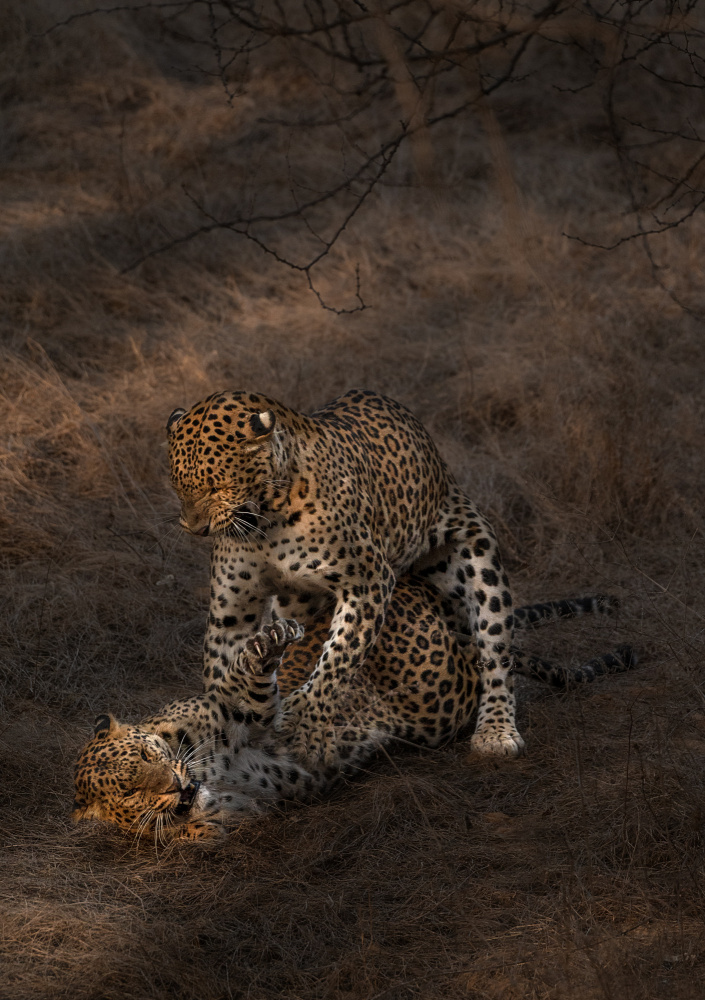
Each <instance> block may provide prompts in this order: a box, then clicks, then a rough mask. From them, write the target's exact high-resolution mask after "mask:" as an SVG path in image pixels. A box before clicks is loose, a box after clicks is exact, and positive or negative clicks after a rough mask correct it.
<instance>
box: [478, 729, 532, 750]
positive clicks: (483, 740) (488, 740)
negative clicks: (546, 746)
mask: <svg viewBox="0 0 705 1000" xmlns="http://www.w3.org/2000/svg"><path fill="white" fill-rule="evenodd" d="M470 745H471V747H472V750H473V753H476V754H482V755H483V756H484V757H520V756H521V755H522V754H523V753H524V746H525V744H524V740H523V739H522V738H521V736H520V735H519V733H518V732H517V731H516V729H511V730H499V731H498V730H496V729H490V728H489V727H485V728H480V729H478V730H477V732H476V733H474V735H473V737H472V739H471V740H470Z"/></svg>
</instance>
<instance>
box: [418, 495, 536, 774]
mask: <svg viewBox="0 0 705 1000" xmlns="http://www.w3.org/2000/svg"><path fill="white" fill-rule="evenodd" d="M428 543H429V544H428V549H427V554H426V555H425V556H424V557H422V559H421V560H419V561H418V562H417V563H416V564H415V565H414V566H413V572H414V573H416V574H417V575H419V576H421V577H423V578H424V579H426V580H427V581H428V582H429V583H431V584H433V586H434V587H435V588H436V589H437V590H438V591H439V593H440V594H441V598H442V599H443V600H444V602H445V603H446V604H448V603H449V604H450V605H451V606H452V612H453V618H454V620H455V622H456V627H457V631H459V632H460V633H465V634H466V635H470V636H472V638H473V640H474V642H475V645H476V647H477V651H478V656H479V659H478V671H479V674H480V679H481V682H482V690H481V694H480V699H479V704H478V711H477V724H476V728H475V733H474V734H473V737H472V747H473V750H475V751H476V752H478V753H482V754H485V755H491V756H507V757H516V756H518V755H519V754H520V753H522V751H523V749H524V741H523V739H522V738H521V736H520V735H519V732H518V731H517V728H516V721H515V715H516V705H515V698H514V678H513V675H512V673H511V666H512V653H511V649H512V640H513V635H514V615H513V602H512V596H511V593H510V590H509V581H508V580H507V575H506V573H505V572H504V568H503V566H502V561H501V556H500V554H499V548H498V545H497V539H496V538H495V535H494V532H493V530H492V528H491V527H490V525H489V524H488V522H487V521H486V519H485V518H484V517H483V515H482V514H480V513H479V511H477V510H476V509H475V507H474V506H473V505H472V504H471V502H470V500H469V499H468V498H467V497H466V496H465V495H464V494H463V493H462V492H461V490H460V489H458V488H455V489H453V490H452V491H451V492H450V494H449V496H448V498H447V499H446V501H445V503H444V505H443V507H442V508H441V511H440V512H439V516H438V518H437V521H436V523H435V524H434V526H433V527H432V528H431V529H430V531H429V535H428Z"/></svg>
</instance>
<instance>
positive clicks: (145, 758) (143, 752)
mask: <svg viewBox="0 0 705 1000" xmlns="http://www.w3.org/2000/svg"><path fill="white" fill-rule="evenodd" d="M140 757H141V758H142V760H146V761H147V763H149V756H148V755H147V751H146V750H144V749H142V750H140Z"/></svg>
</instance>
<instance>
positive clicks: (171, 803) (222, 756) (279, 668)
mask: <svg viewBox="0 0 705 1000" xmlns="http://www.w3.org/2000/svg"><path fill="white" fill-rule="evenodd" d="M615 605H616V602H615V601H614V600H612V599H611V598H607V597H585V598H580V599H578V600H567V601H555V602H551V603H548V604H537V605H530V606H528V607H525V608H518V609H516V611H515V616H516V625H517V627H518V628H527V627H535V626H537V625H541V624H545V623H546V622H548V621H552V620H556V619H561V618H569V617H573V616H575V615H578V614H586V613H597V614H609V613H611V611H612V610H613V608H614V607H615ZM446 610H447V609H446ZM327 635H328V622H327V621H321V622H320V624H319V625H317V626H314V627H313V628H312V629H311V630H310V632H309V634H307V636H306V638H305V639H303V641H302V637H303V630H302V629H301V628H300V627H299V626H298V625H297V623H296V622H295V621H293V620H284V619H277V620H276V621H274V622H273V623H272V624H271V625H270V626H267V627H265V628H264V629H263V630H262V631H261V632H260V633H258V634H257V635H256V636H255V637H254V638H252V639H250V640H248V642H247V644H246V646H245V648H244V649H243V651H242V652H241V653H240V656H239V658H238V661H237V663H236V665H235V666H234V667H232V668H231V669H230V670H229V671H228V672H227V673H226V675H225V676H223V677H221V678H218V679H217V680H216V681H214V682H213V683H212V685H211V687H210V688H209V690H208V691H207V692H206V693H205V694H201V695H197V696H195V697H193V698H188V699H186V700H183V701H174V702H171V703H170V704H169V705H167V706H166V707H165V708H163V709H162V710H161V711H159V712H157V713H156V714H155V715H151V716H149V717H148V718H146V719H143V720H142V721H141V722H139V723H137V724H136V725H131V724H121V723H119V722H117V721H116V720H115V719H114V718H113V717H112V716H111V715H101V716H99V717H98V719H97V720H96V724H95V732H94V736H93V738H92V739H91V740H90V742H89V743H88V744H87V745H86V746H85V747H84V749H83V750H82V752H81V754H80V756H79V759H78V762H77V764H76V772H75V785H76V799H75V802H74V807H73V813H72V816H73V818H74V820H76V821H78V820H82V819H98V820H103V821H107V822H109V823H114V824H115V825H117V826H118V827H120V828H121V829H122V830H124V831H126V832H130V831H131V832H133V833H134V834H136V835H137V836H141V835H142V834H144V833H146V832H148V833H149V834H150V836H154V838H155V841H159V840H161V841H164V840H165V839H166V838H171V837H177V838H182V839H186V840H199V839H202V838H208V837H217V836H221V835H222V834H223V833H224V832H225V830H226V829H227V827H228V826H229V825H234V824H236V823H237V822H239V821H240V820H241V819H242V818H243V817H244V816H246V815H251V814H253V813H257V812H261V811H263V810H264V809H265V808H266V807H267V805H271V804H273V803H275V802H280V801H282V800H287V799H289V800H292V799H296V800H301V801H305V800H311V799H314V798H316V797H318V796H320V795H321V794H323V793H325V792H327V791H328V790H329V789H330V788H331V787H332V786H333V784H334V783H335V781H336V779H337V778H339V777H340V776H341V775H343V774H352V773H354V772H355V771H356V770H357V769H359V768H360V767H361V766H362V765H364V764H365V763H366V762H368V761H369V760H370V759H371V757H372V756H373V755H374V754H375V752H376V751H377V750H378V749H379V748H380V747H381V746H387V747H389V746H390V745H392V744H395V743H396V744H399V743H400V742H401V743H409V742H411V743H415V744H421V745H425V746H431V747H435V746H438V745H439V744H441V743H444V742H446V741H447V740H449V739H450V738H451V737H453V736H455V735H456V734H457V733H458V732H459V731H460V730H461V729H463V728H464V727H465V726H466V725H467V724H468V722H469V721H470V719H471V717H472V715H473V712H474V711H475V708H476V706H477V702H478V697H479V693H480V685H481V682H480V680H479V675H478V672H477V666H476V664H477V659H476V654H475V652H474V647H473V646H472V645H470V644H469V642H470V640H469V638H468V637H467V636H463V635H459V634H458V633H455V632H453V631H452V630H451V628H450V626H449V624H448V622H447V619H446V617H445V616H444V609H443V607H442V605H441V598H440V596H439V595H438V593H437V592H436V591H435V590H434V589H433V587H432V586H431V585H430V584H428V583H426V582H423V581H421V580H418V579H406V580H401V581H400V582H399V583H398V584H397V586H396V587H395V589H394V593H393V597H392V600H391V603H390V605H389V610H388V611H387V615H386V619H385V623H384V626H383V629H382V632H381V634H380V636H379V639H378V641H377V645H376V647H375V650H374V653H373V655H372V657H371V658H370V659H369V660H368V661H367V662H366V664H365V666H364V668H363V670H361V671H360V672H359V673H358V675H357V676H356V677H355V679H354V684H353V685H352V688H351V692H350V696H349V698H348V700H347V701H346V703H345V707H344V712H342V713H341V715H339V716H338V718H337V720H336V730H337V731H336V746H337V760H336V761H335V763H334V764H333V765H329V766H323V765H322V764H320V763H319V762H318V761H316V762H315V763H307V762H305V761H304V762H302V761H301V760H298V759H297V758H296V757H295V756H294V754H293V752H292V751H291V749H290V746H289V743H290V741H291V739H292V738H293V737H292V736H291V735H285V730H286V728H287V727H286V717H287V703H288V702H291V698H292V693H293V695H294V697H295V698H296V699H297V713H298V712H299V710H300V699H301V694H300V691H298V690H295V689H297V688H298V687H299V685H301V684H302V683H303V682H304V681H305V680H306V679H307V678H308V676H309V673H310V669H311V665H312V664H314V663H316V662H317V659H318V656H319V653H320V650H321V647H322V645H323V643H324V641H325V639H326V638H327ZM512 652H513V654H514V664H515V665H514V670H515V671H516V672H517V673H521V674H525V675H528V676H530V677H533V678H535V679H537V680H540V681H543V682H545V683H548V684H551V685H553V686H554V687H558V688H563V689H565V688H567V687H570V686H572V685H575V684H579V683H584V682H589V681H592V680H594V678H595V677H597V676H599V675H601V674H606V673H614V672H618V671H622V670H627V669H629V668H630V667H631V666H633V665H634V663H635V657H634V654H633V653H632V650H631V649H630V648H629V647H628V646H620V647H618V649H617V650H616V651H615V652H614V653H608V654H605V655H603V656H600V657H597V658H595V659H593V660H591V661H590V662H589V663H587V664H585V665H584V666H582V667H579V668H577V669H567V668H561V667H556V666H552V665H551V664H548V663H546V662H545V661H543V660H540V659H539V658H537V657H535V656H531V655H529V654H527V653H525V652H523V651H521V650H519V649H515V650H513V651H512ZM299 718H300V723H299V724H300V725H306V724H307V716H306V714H305V713H304V715H302V716H299ZM308 718H310V722H311V724H312V725H315V723H316V716H315V705H314V704H311V705H310V708H309V716H308ZM294 735H295V734H294Z"/></svg>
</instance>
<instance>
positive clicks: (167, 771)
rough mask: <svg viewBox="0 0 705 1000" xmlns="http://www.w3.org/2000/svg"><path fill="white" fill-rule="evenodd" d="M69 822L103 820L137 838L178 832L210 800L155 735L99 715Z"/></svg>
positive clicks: (77, 777) (79, 770) (80, 766)
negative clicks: (148, 834) (149, 834)
mask: <svg viewBox="0 0 705 1000" xmlns="http://www.w3.org/2000/svg"><path fill="white" fill-rule="evenodd" d="M74 782H75V800H74V803H73V811H72V813H71V818H72V819H73V820H74V822H76V823H78V822H80V821H81V820H84V819H98V820H104V821H105V822H108V823H113V824H115V825H116V826H118V827H120V829H122V830H126V831H132V832H133V833H135V834H137V835H141V834H142V833H144V832H145V831H154V832H155V836H156V835H169V834H173V833H176V832H177V831H178V828H179V826H180V825H181V824H183V823H185V822H188V823H192V822H193V821H194V820H196V819H198V818H199V817H200V816H201V815H202V814H203V812H204V810H206V809H207V808H208V807H209V806H210V805H211V804H212V800H213V799H214V797H213V795H212V793H211V792H210V791H208V790H207V789H206V788H205V787H203V786H201V784H200V782H198V781H195V780H194V779H193V777H192V776H191V774H190V773H189V769H188V767H187V766H186V764H185V763H184V762H183V761H181V760H178V759H177V758H175V757H174V754H173V753H172V752H171V750H170V748H169V745H168V744H167V742H166V741H165V740H163V739H162V738H161V737H160V736H158V735H157V734H156V733H150V732H146V731H144V730H142V729H140V727H139V726H131V725H122V724H120V723H119V722H117V721H116V720H115V719H114V718H113V716H112V715H99V716H98V718H97V719H96V722H95V728H94V733H93V737H92V739H91V740H90V741H89V742H88V743H87V744H86V746H85V747H84V748H83V750H82V751H81V753H80V754H79V757H78V761H77V762H76V769H75V773H74Z"/></svg>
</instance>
